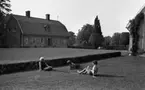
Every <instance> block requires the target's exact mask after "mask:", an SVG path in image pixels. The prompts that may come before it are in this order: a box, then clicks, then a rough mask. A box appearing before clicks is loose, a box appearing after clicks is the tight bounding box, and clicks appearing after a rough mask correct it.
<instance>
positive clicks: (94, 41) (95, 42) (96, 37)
mask: <svg viewBox="0 0 145 90" xmlns="http://www.w3.org/2000/svg"><path fill="white" fill-rule="evenodd" d="M102 42H103V35H102V31H101V26H100V20H99V19H98V16H96V18H95V20H94V29H93V32H92V34H91V36H90V38H89V43H90V44H91V45H92V46H93V47H94V48H96V49H97V48H98V47H99V46H100V45H101V44H102Z"/></svg>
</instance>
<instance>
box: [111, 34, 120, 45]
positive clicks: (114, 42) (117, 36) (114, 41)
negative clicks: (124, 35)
mask: <svg viewBox="0 0 145 90" xmlns="http://www.w3.org/2000/svg"><path fill="white" fill-rule="evenodd" d="M120 36H121V33H117V32H116V33H114V34H113V36H112V40H111V45H113V46H118V45H120Z"/></svg>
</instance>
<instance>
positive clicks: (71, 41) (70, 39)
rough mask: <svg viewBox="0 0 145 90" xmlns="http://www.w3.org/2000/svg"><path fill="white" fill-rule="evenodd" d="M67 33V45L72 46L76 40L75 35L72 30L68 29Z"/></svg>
mask: <svg viewBox="0 0 145 90" xmlns="http://www.w3.org/2000/svg"><path fill="white" fill-rule="evenodd" d="M68 33H69V39H68V45H69V46H72V45H73V44H75V42H76V35H75V33H74V32H72V31H69V32H68Z"/></svg>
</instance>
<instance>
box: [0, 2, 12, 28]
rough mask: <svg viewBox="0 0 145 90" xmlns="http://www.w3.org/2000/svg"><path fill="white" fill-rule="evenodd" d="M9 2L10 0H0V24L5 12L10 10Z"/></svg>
mask: <svg viewBox="0 0 145 90" xmlns="http://www.w3.org/2000/svg"><path fill="white" fill-rule="evenodd" d="M9 2H10V0H0V25H1V24H2V23H3V21H4V17H5V16H6V14H7V13H8V12H10V11H11V9H10V7H11V5H10V4H9Z"/></svg>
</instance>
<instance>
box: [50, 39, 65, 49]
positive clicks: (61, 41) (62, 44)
mask: <svg viewBox="0 0 145 90" xmlns="http://www.w3.org/2000/svg"><path fill="white" fill-rule="evenodd" d="M52 45H53V47H67V38H66V37H52Z"/></svg>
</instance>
